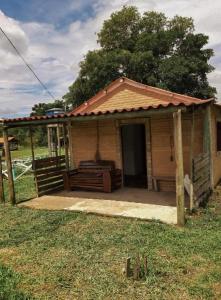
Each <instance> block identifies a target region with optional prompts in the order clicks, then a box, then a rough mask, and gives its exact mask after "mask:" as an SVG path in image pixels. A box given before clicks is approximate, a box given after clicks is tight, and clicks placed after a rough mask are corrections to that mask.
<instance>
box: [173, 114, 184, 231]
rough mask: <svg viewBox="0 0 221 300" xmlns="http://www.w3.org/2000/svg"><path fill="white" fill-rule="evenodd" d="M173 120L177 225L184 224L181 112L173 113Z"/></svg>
mask: <svg viewBox="0 0 221 300" xmlns="http://www.w3.org/2000/svg"><path fill="white" fill-rule="evenodd" d="M173 120H174V145H175V157H176V204H177V224H178V225H180V226H183V225H184V224H185V208H184V174H183V143H182V119H181V110H180V109H179V110H178V111H177V112H175V113H173Z"/></svg>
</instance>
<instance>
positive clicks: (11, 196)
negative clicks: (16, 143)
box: [3, 128, 16, 205]
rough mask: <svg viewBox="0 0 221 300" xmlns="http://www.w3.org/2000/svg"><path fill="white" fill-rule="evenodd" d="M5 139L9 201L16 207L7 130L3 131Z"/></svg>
mask: <svg viewBox="0 0 221 300" xmlns="http://www.w3.org/2000/svg"><path fill="white" fill-rule="evenodd" d="M3 138H4V149H5V160H6V165H7V172H8V187H9V201H10V202H11V204H12V205H15V204H16V201H15V188H14V180H13V174H12V162H11V153H10V148H9V143H8V130H7V129H6V128H4V129H3Z"/></svg>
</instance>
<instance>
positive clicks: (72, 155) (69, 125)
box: [67, 121, 74, 169]
mask: <svg viewBox="0 0 221 300" xmlns="http://www.w3.org/2000/svg"><path fill="white" fill-rule="evenodd" d="M67 132H68V148H69V153H70V168H71V169H74V147H73V146H74V145H73V138H72V124H71V122H70V121H69V122H68V126H67Z"/></svg>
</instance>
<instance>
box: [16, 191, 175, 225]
mask: <svg viewBox="0 0 221 300" xmlns="http://www.w3.org/2000/svg"><path fill="white" fill-rule="evenodd" d="M175 205H176V196H175V193H173V192H148V191H147V190H145V189H137V188H122V189H119V190H117V191H115V192H113V193H100V192H84V191H71V192H67V191H62V192H59V193H56V194H53V195H47V196H42V197H39V198H35V199H32V200H30V201H27V202H23V203H21V204H19V206H25V207H30V208H35V209H49V210H73V211H81V212H86V213H95V214H101V215H107V216H122V217H132V218H138V219H144V220H153V219H155V220H160V221H162V222H165V223H169V224H176V223H177V209H176V206H175Z"/></svg>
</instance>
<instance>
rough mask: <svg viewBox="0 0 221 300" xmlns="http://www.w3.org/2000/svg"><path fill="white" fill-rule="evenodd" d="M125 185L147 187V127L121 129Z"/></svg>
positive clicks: (134, 126)
mask: <svg viewBox="0 0 221 300" xmlns="http://www.w3.org/2000/svg"><path fill="white" fill-rule="evenodd" d="M121 141H122V158H123V176H124V185H125V186H130V187H139V188H146V187H147V169H146V143H145V125H144V124H130V125H124V126H122V127H121Z"/></svg>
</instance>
